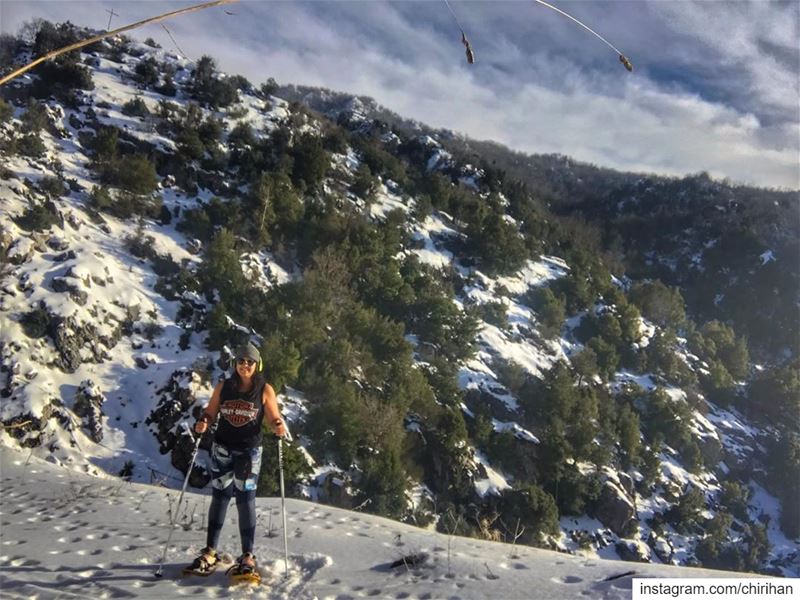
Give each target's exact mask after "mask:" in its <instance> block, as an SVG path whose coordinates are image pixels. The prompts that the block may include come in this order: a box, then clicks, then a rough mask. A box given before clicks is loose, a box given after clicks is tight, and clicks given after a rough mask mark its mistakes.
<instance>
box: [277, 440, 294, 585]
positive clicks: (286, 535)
mask: <svg viewBox="0 0 800 600" xmlns="http://www.w3.org/2000/svg"><path fill="white" fill-rule="evenodd" d="M286 441H288V442H291V441H292V436H291V434H290V433H289V428H288V427H287V428H286ZM278 471H279V472H280V480H281V516H282V518H283V559H284V564H285V565H286V572H285V575H286V577H289V532H288V531H287V530H286V493H285V491H284V487H283V438H282V437H279V438H278Z"/></svg>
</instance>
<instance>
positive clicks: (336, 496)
mask: <svg viewBox="0 0 800 600" xmlns="http://www.w3.org/2000/svg"><path fill="white" fill-rule="evenodd" d="M319 499H320V501H321V502H324V503H325V504H331V505H333V506H338V507H339V508H346V509H351V508H353V506H354V505H355V498H354V496H353V494H352V493H351V491H350V489H349V486H348V485H347V478H346V476H345V475H344V474H343V473H341V472H339V471H331V472H330V473H327V474H326V475H325V477H324V479H323V480H322V481H321V482H320V484H319Z"/></svg>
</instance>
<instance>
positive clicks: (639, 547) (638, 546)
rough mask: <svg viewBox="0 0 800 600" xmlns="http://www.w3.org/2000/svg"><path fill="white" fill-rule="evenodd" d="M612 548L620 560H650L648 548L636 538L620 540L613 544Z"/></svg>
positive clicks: (645, 561) (641, 561)
mask: <svg viewBox="0 0 800 600" xmlns="http://www.w3.org/2000/svg"><path fill="white" fill-rule="evenodd" d="M614 550H616V551H617V554H618V555H619V557H620V558H621V559H622V560H626V561H628V562H638V563H649V562H650V548H648V547H647V545H646V544H643V543H642V542H639V541H638V540H620V541H618V542H617V543H616V544H615V545H614Z"/></svg>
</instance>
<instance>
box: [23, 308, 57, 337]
mask: <svg viewBox="0 0 800 600" xmlns="http://www.w3.org/2000/svg"><path fill="white" fill-rule="evenodd" d="M20 323H21V324H22V330H23V331H24V332H25V335H27V336H28V337H29V338H41V337H44V336H45V335H47V330H48V328H49V327H50V315H49V314H48V312H47V311H46V310H45V309H44V308H35V309H34V310H32V311H30V312H27V313H25V314H24V315H22V319H21V320H20Z"/></svg>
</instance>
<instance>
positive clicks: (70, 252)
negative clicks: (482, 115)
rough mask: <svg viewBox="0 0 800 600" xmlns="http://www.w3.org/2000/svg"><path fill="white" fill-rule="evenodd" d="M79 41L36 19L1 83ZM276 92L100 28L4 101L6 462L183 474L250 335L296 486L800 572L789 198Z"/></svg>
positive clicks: (563, 539) (449, 522)
mask: <svg viewBox="0 0 800 600" xmlns="http://www.w3.org/2000/svg"><path fill="white" fill-rule="evenodd" d="M88 34H89V32H87V31H82V30H79V29H77V28H75V27H73V26H71V25H69V24H57V25H54V24H51V23H47V22H37V23H32V24H30V25H29V26H28V27H26V28H25V29H24V30H23V31H21V32H20V34H19V35H18V36H17V37H8V36H6V37H3V38H2V40H0V42H1V43H0V56H1V57H2V60H0V64H2V65H12V64H14V63H15V62H17V61H25V60H26V58H29V57H31V56H39V55H41V54H43V53H45V52H47V51H49V50H51V49H53V48H58V47H61V46H63V45H66V44H68V43H70V42H72V41H74V40H77V39H80V38H83V37H86V36H87V35H88ZM3 68H6V67H3ZM268 75H269V74H268V73H265V74H264V80H265V82H264V83H252V82H250V81H248V80H247V79H246V78H244V77H242V76H238V75H226V74H223V73H220V72H219V71H218V70H217V68H216V64H215V61H214V59H213V58H212V57H209V56H203V57H202V58H200V59H199V60H198V61H197V62H196V63H195V62H192V61H189V60H187V59H185V58H180V57H178V56H176V55H175V54H173V53H170V52H168V51H165V50H163V49H161V48H159V47H158V46H157V44H155V42H153V41H152V40H148V41H147V42H145V43H143V44H142V43H138V42H134V41H132V40H130V39H127V38H124V37H116V38H111V39H109V40H105V41H103V42H98V43H97V44H95V45H93V46H90V47H87V48H85V49H84V51H83V52H73V53H70V54H67V55H64V56H62V57H59V58H58V59H56V60H54V61H49V62H46V63H44V64H42V65H41V66H39V67H37V68H36V69H35V70H34V71H32V74H31V75H29V76H27V75H26V76H25V77H22V78H20V79H18V80H16V81H15V82H14V83H12V84H9V85H6V86H4V87H2V88H0V93H1V94H2V97H3V99H2V100H0V155H1V156H2V165H1V166H0V199H2V208H1V209H0V214H2V221H0V227H1V228H2V229H0V261H1V262H0V275H1V276H2V285H1V286H0V319H1V320H2V332H1V333H0V361H1V362H0V370H1V371H2V377H1V378H0V387H1V388H2V389H1V391H0V395H1V396H2V408H1V409H0V420H1V421H2V424H3V430H2V433H0V437H2V439H3V440H4V443H13V444H18V445H21V446H23V447H26V448H30V449H31V450H30V451H31V453H36V454H37V455H41V456H43V457H48V459H49V460H51V461H52V462H55V463H57V464H63V465H65V466H67V467H70V468H86V469H89V470H91V469H102V470H105V471H108V472H111V473H118V474H119V475H120V476H123V477H128V478H133V479H136V480H139V481H154V480H155V479H160V480H162V481H171V480H174V479H175V478H177V475H176V471H175V470H176V469H177V470H178V471H182V472H185V471H186V469H187V467H188V464H189V460H190V455H191V449H192V445H193V444H192V440H191V436H190V434H189V432H188V428H187V425H188V424H191V423H192V422H193V419H194V418H196V417H197V416H198V415H199V414H200V412H201V409H202V406H203V405H204V404H205V402H206V401H207V398H208V396H209V393H210V389H211V386H212V385H213V383H214V382H215V381H217V380H218V379H219V378H220V377H221V376H222V375H223V374H224V372H225V370H226V369H227V368H228V367H229V363H230V359H231V354H230V348H232V347H233V346H234V345H235V344H237V343H239V342H241V341H242V340H244V339H249V340H252V341H253V342H254V343H256V345H257V346H259V348H260V350H261V354H262V356H263V357H264V359H265V361H264V362H265V365H264V367H265V371H266V375H267V378H268V379H269V380H270V382H271V383H272V385H273V386H274V387H275V389H276V390H278V391H279V392H280V396H279V399H280V400H281V402H282V405H283V409H284V412H285V414H286V415H287V416H288V419H289V421H290V424H291V426H292V430H293V433H294V435H295V437H296V439H297V440H298V443H297V444H293V445H291V446H289V447H288V450H287V456H286V460H287V475H288V478H289V482H290V490H291V494H293V495H296V496H298V497H306V498H311V499H313V500H317V501H320V502H325V503H330V504H335V505H337V506H341V507H345V508H357V509H358V510H363V511H367V512H372V513H375V514H380V515H384V516H388V517H392V518H395V519H398V520H403V521H406V522H409V523H414V524H417V525H420V526H435V527H436V528H438V529H439V530H440V531H444V532H450V533H453V532H458V533H462V534H467V535H472V536H476V537H481V538H485V539H495V540H501V539H502V540H507V541H517V543H521V544H523V543H524V544H530V545H537V546H544V547H551V548H557V549H561V550H563V551H569V552H583V553H588V554H594V555H598V556H601V557H603V556H613V557H617V556H619V557H622V558H625V559H628V560H636V561H652V562H664V563H673V564H683V565H703V566H707V567H713V568H725V569H733V570H740V571H758V572H769V573H774V574H785V575H795V576H796V575H798V574H800V571H798V558H799V557H800V551H798V546H797V540H798V538H800V509H799V508H798V507H800V504H798V503H797V498H798V495H799V493H800V362H798V351H800V345H799V344H798V341H799V339H798V335H799V332H798V326H799V325H800V321H798V318H797V317H798V301H799V300H800V287H799V286H800V282H799V280H798V263H797V258H798V249H799V248H798V240H799V239H800V234H799V227H798V194H797V193H796V192H785V191H775V190H763V189H752V188H743V187H737V186H733V185H730V184H728V183H726V182H718V181H714V180H711V179H710V178H709V177H707V176H706V175H703V174H701V175H693V176H688V177H686V178H682V179H677V178H664V177H658V176H649V175H648V176H643V175H634V174H625V173H617V172H613V171H609V170H605V169H600V168H597V167H593V166H590V165H582V164H578V163H575V162H574V161H571V160H570V159H568V158H566V157H558V156H522V155H519V154H517V153H514V152H512V151H510V150H508V149H505V148H502V147H500V146H498V145H497V144H493V143H490V142H476V141H473V140H468V139H464V138H463V137H462V136H459V135H456V134H454V133H452V132H443V131H434V130H431V129H429V128H426V127H425V126H424V125H421V124H417V123H413V122H409V121H405V120H403V119H402V118H400V117H397V116H394V115H392V114H391V113H390V112H389V111H385V110H383V109H381V108H380V107H378V106H377V105H376V104H375V103H374V102H371V101H369V100H368V99H358V98H355V97H348V96H347V95H346V94H334V93H331V92H328V91H327V90H308V89H299V88H291V89H290V88H285V87H284V88H282V87H280V86H278V84H277V83H276V82H275V81H274V80H271V79H269V76H268ZM209 444H210V437H209V438H208V439H206V440H204V443H203V446H202V447H203V448H204V449H208V447H209ZM265 444H266V445H267V449H266V452H265V457H267V459H266V461H265V466H264V468H263V470H262V477H261V484H260V488H259V493H260V494H263V495H273V494H275V493H276V490H277V477H276V473H277V456H276V452H275V451H274V446H275V444H276V442H275V441H274V440H269V441H268V442H265ZM208 479H209V475H208V473H207V472H206V471H205V469H204V467H203V466H202V464H200V465H197V466H196V467H195V470H194V472H193V474H192V478H191V483H192V485H194V486H202V485H205V484H206V483H207V481H208Z"/></svg>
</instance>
